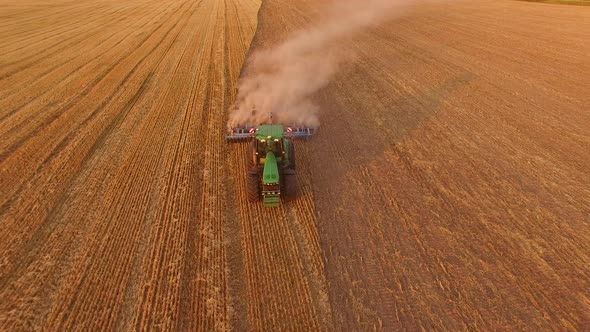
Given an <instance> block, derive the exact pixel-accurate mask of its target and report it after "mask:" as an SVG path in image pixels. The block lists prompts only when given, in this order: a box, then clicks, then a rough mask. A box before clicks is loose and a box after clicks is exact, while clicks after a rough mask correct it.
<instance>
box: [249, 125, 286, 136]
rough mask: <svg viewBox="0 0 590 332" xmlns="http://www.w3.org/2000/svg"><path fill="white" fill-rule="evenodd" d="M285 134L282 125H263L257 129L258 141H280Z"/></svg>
mask: <svg viewBox="0 0 590 332" xmlns="http://www.w3.org/2000/svg"><path fill="white" fill-rule="evenodd" d="M284 132H285V128H284V127H283V126H282V125H262V126H258V127H257V128H256V139H268V138H271V139H280V138H283V133H284Z"/></svg>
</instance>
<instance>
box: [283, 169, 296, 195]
mask: <svg viewBox="0 0 590 332" xmlns="http://www.w3.org/2000/svg"><path fill="white" fill-rule="evenodd" d="M282 194H283V197H284V198H285V199H286V200H292V199H295V197H296V196H297V173H296V172H295V170H294V169H291V168H287V169H286V170H285V171H283V191H282Z"/></svg>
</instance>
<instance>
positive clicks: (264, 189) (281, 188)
mask: <svg viewBox="0 0 590 332" xmlns="http://www.w3.org/2000/svg"><path fill="white" fill-rule="evenodd" d="M313 132H314V129H313V128H293V127H284V126H282V125H261V126H258V127H250V128H248V127H246V128H234V129H232V130H231V131H230V133H229V134H227V135H226V140H227V141H228V142H249V144H248V173H247V178H246V185H247V193H248V200H249V201H251V202H257V201H259V200H260V199H261V198H262V201H263V202H264V206H266V207H276V206H279V205H280V198H281V196H282V197H283V198H284V199H285V200H289V199H293V198H295V197H296V196H297V178H296V172H295V146H294V144H293V140H294V139H302V138H307V137H309V136H311V135H312V134H313Z"/></svg>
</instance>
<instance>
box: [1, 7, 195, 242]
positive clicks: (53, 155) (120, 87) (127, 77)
mask: <svg viewBox="0 0 590 332" xmlns="http://www.w3.org/2000/svg"><path fill="white" fill-rule="evenodd" d="M186 12H187V11H185V13H186ZM178 23H179V21H177V22H176V23H174V24H173V25H172V28H170V29H169V30H168V31H167V32H166V33H165V34H164V37H163V38H162V39H161V40H160V41H159V42H158V43H156V47H154V48H152V49H151V51H148V53H147V54H146V55H144V56H143V57H142V58H141V59H140V60H139V61H138V62H137V63H136V64H135V66H134V67H133V68H132V69H131V71H130V72H129V73H127V75H126V76H125V77H124V79H123V81H122V83H120V84H119V87H118V89H117V92H115V93H114V94H113V95H111V96H110V97H109V98H108V99H107V100H103V101H102V103H101V105H99V107H98V108H97V109H96V110H95V112H94V113H93V114H98V110H100V109H102V108H104V107H105V105H106V104H107V103H108V102H109V101H110V100H111V99H112V98H113V96H114V95H116V94H118V93H119V91H122V88H123V87H124V86H125V82H127V80H128V79H129V78H130V77H131V75H132V74H133V73H134V72H135V71H136V70H137V68H138V67H139V66H140V65H141V64H142V63H143V62H144V61H145V60H146V59H147V57H148V56H149V54H151V53H153V52H154V51H155V50H156V49H157V45H159V44H160V43H161V42H162V41H163V40H164V39H166V38H167V37H168V36H169V35H170V32H171V31H172V29H173V28H174V27H176V26H177V25H178ZM179 31H180V29H179ZM178 33H179V32H177V35H178ZM172 39H173V38H172ZM172 44H173V42H170V46H171V45H172ZM168 49H169V48H168ZM165 53H166V52H164V54H165ZM91 118H92V116H91V117H90V118H86V122H88V121H90V120H91ZM76 134H77V132H75V131H73V132H72V133H70V134H69V135H68V136H67V137H69V139H68V141H69V140H71V139H73V138H74V137H75V135H76ZM66 146H67V144H66V143H65V142H64V141H62V142H61V143H60V144H58V146H57V148H61V149H63V148H65V147H66ZM49 156H50V157H49V158H50V160H46V161H45V163H43V164H41V165H40V166H39V167H41V166H43V165H44V164H47V165H50V164H53V160H54V159H56V158H57V157H58V156H59V157H60V159H63V155H62V154H60V153H58V152H57V151H55V152H54V153H52V154H50V155H49ZM36 173H39V171H38V172H36ZM38 176H39V175H37V177H38ZM49 180H51V179H49ZM23 189H24V188H23ZM5 213H8V211H5ZM6 217H7V216H6V215H5V216H4V218H6ZM9 217H10V218H8V221H12V222H17V221H18V220H20V219H21V218H22V216H21V217H17V216H10V215H9ZM12 222H10V223H9V224H7V225H6V227H10V225H11V224H12ZM39 223H41V221H39ZM41 224H42V223H41ZM29 226H32V225H29ZM19 233H21V234H22V235H27V234H29V236H30V233H31V230H30V229H28V230H26V229H21V230H20V231H19ZM18 238H19V237H15V238H14V239H15V240H16V239H18ZM19 242H20V241H19ZM14 244H16V243H13V245H12V247H13V248H14ZM4 250H6V249H4Z"/></svg>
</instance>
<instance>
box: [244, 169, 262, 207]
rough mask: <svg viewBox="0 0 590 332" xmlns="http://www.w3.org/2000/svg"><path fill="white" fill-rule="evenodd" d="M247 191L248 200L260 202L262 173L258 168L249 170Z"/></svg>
mask: <svg viewBox="0 0 590 332" xmlns="http://www.w3.org/2000/svg"><path fill="white" fill-rule="evenodd" d="M246 191H247V194H248V201H250V202H258V201H259V200H260V175H259V172H258V168H253V169H250V170H249V171H248V174H247V177H246Z"/></svg>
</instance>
